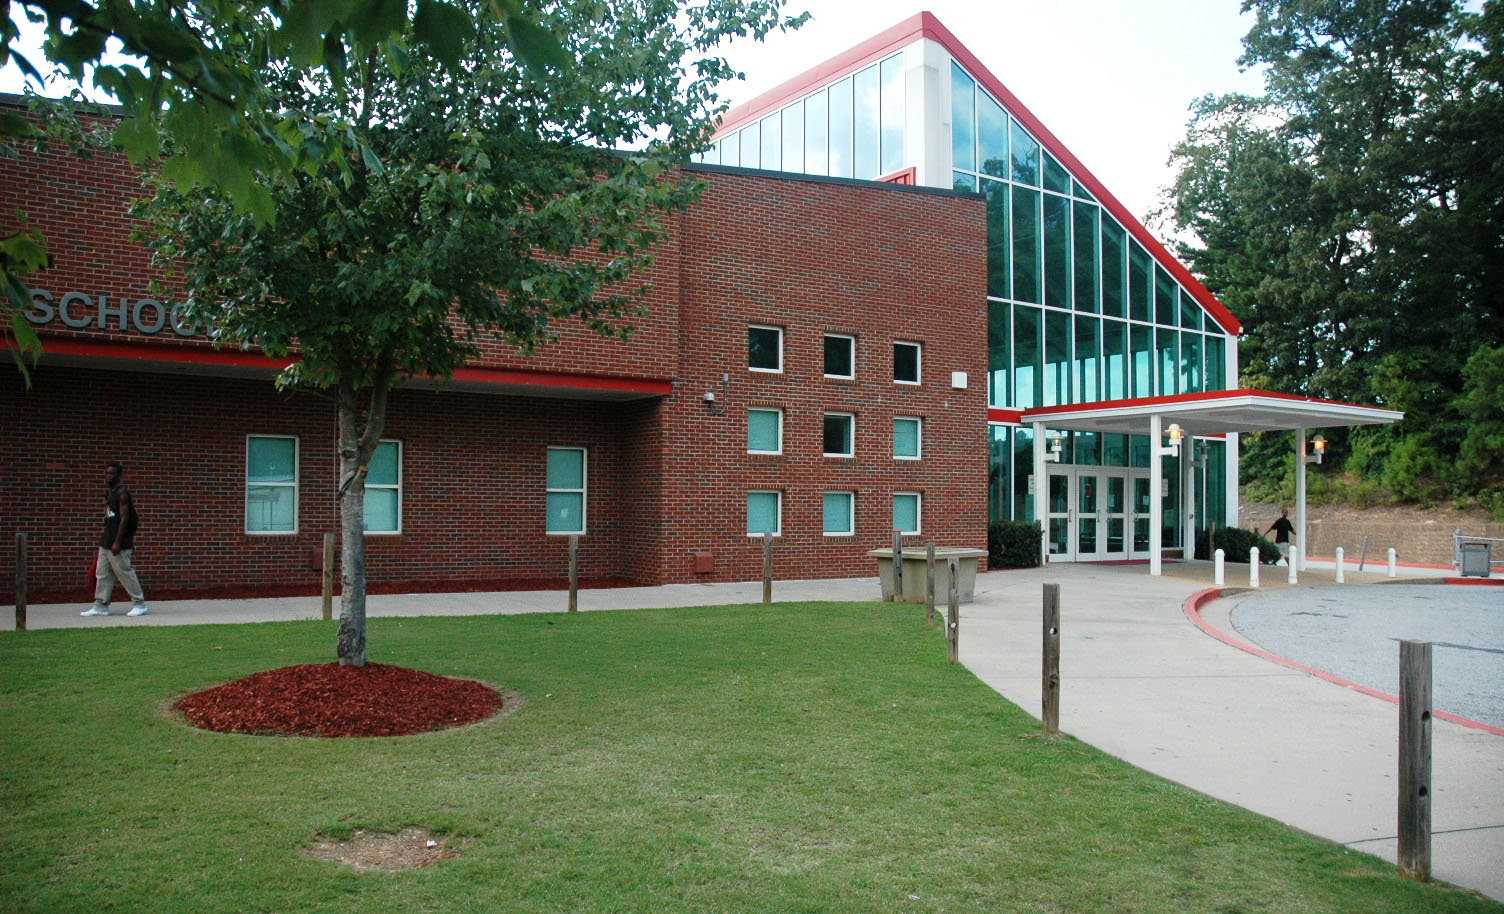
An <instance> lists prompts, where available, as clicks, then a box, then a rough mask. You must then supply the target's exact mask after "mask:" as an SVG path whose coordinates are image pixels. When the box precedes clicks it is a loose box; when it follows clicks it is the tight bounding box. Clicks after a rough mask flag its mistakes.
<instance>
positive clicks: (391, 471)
mask: <svg viewBox="0 0 1504 914" xmlns="http://www.w3.org/2000/svg"><path fill="white" fill-rule="evenodd" d="M367 466H368V467H369V468H370V469H369V471H368V472H367V473H366V498H365V502H366V508H365V531H366V532H367V533H401V532H402V442H400V441H382V442H380V443H378V444H377V445H376V451H375V453H373V454H371V462H370V463H369V464H367Z"/></svg>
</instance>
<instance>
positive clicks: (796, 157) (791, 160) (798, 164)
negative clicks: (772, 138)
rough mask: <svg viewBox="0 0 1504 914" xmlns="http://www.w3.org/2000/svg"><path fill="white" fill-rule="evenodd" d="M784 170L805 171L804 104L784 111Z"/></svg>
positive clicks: (795, 103)
mask: <svg viewBox="0 0 1504 914" xmlns="http://www.w3.org/2000/svg"><path fill="white" fill-rule="evenodd" d="M783 170H784V171H803V170H804V102H794V103H793V104H792V105H789V106H788V107H787V108H785V109H783Z"/></svg>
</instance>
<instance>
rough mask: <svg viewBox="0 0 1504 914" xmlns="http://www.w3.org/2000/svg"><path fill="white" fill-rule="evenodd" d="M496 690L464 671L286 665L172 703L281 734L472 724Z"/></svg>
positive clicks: (211, 721) (486, 713) (399, 732)
mask: <svg viewBox="0 0 1504 914" xmlns="http://www.w3.org/2000/svg"><path fill="white" fill-rule="evenodd" d="M502 703H503V702H502V696H501V694H500V693H499V692H497V691H496V690H495V689H493V688H491V687H490V686H488V685H486V684H484V683H480V682H475V681H473V680H469V679H449V678H447V677H444V676H435V675H433V674H432V673H424V672H421V671H419V670H409V669H405V668H403V667H400V666H387V665H386V664H381V663H368V664H366V665H365V666H363V667H354V666H340V665H339V664H337V663H310V664H304V665H302V666H285V667H282V668H281V669H277V670H267V671H266V672H263V673H254V674H252V675H250V676H247V677H245V678H244V679H237V680H235V681H234V682H227V683H225V684H224V685H221V686H215V687H214V688H212V689H205V690H204V691H202V692H195V693H193V694H192V695H189V696H188V697H187V698H184V699H183V700H182V701H179V702H178V703H177V709H178V710H179V711H181V712H183V714H184V715H185V716H186V717H187V718H188V722H189V723H191V724H193V725H194V726H195V727H202V728H203V729H205V730H216V731H218V732H220V733H255V734H270V735H285V736H406V735H408V734H411V733H425V732H427V731H429V730H444V729H447V728H449V727H460V726H464V725H465V724H473V723H475V722H476V721H479V720H485V719H486V718H487V717H490V716H492V715H493V714H496V713H497V712H498V711H500V710H501V708H502Z"/></svg>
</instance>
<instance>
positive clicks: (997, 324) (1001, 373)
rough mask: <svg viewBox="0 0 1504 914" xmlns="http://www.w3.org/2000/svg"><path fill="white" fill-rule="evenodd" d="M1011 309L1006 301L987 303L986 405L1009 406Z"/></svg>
mask: <svg viewBox="0 0 1504 914" xmlns="http://www.w3.org/2000/svg"><path fill="white" fill-rule="evenodd" d="M1012 315H1013V309H1012V307H1011V306H1010V305H1009V304H1008V303H1007V302H1000V301H994V302H988V303H987V405H988V406H1007V405H1008V379H1009V377H1011V376H1012V374H1013V372H1012V358H1013V345H1012V344H1013V326H1012V325H1013V321H1012Z"/></svg>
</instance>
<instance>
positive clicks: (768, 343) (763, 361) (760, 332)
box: [747, 327, 783, 371]
mask: <svg viewBox="0 0 1504 914" xmlns="http://www.w3.org/2000/svg"><path fill="white" fill-rule="evenodd" d="M782 347H783V332H782V331H781V330H779V329H777V328H776V327H748V328H747V367H748V368H760V369H764V370H766V371H781V370H782V369H783V352H782Z"/></svg>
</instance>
